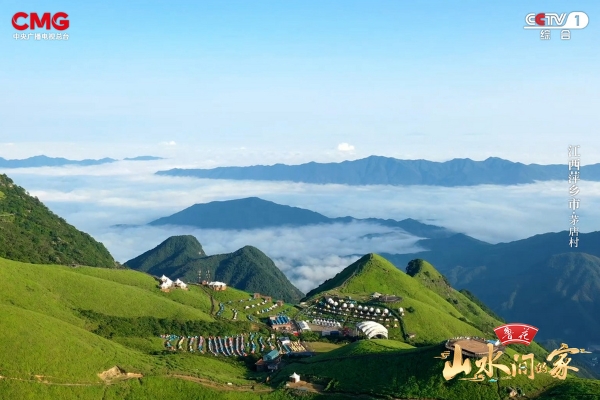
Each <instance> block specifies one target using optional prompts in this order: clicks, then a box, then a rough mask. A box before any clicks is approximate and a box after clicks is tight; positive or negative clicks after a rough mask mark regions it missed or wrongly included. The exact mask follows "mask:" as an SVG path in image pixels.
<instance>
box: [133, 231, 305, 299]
mask: <svg viewBox="0 0 600 400" xmlns="http://www.w3.org/2000/svg"><path fill="white" fill-rule="evenodd" d="M125 265H126V266H127V267H129V268H132V269H135V270H138V271H144V272H147V273H149V274H152V275H156V276H161V275H163V274H164V275H166V276H168V277H169V278H171V279H177V278H179V279H182V280H184V281H187V282H197V281H198V271H202V274H203V275H202V276H203V277H204V276H205V274H206V272H207V271H209V272H210V277H211V280H216V281H222V282H225V283H227V284H228V285H229V286H232V287H235V288H237V289H240V290H244V291H246V292H259V293H262V294H266V295H269V296H272V297H274V298H278V299H283V300H285V301H286V302H290V303H293V302H296V301H298V300H299V299H300V298H301V297H302V292H300V291H299V290H298V289H297V288H296V287H295V286H294V285H292V283H291V282H290V281H289V280H288V279H287V277H286V276H285V275H284V274H283V272H281V270H279V268H277V266H276V265H275V264H274V263H273V261H272V260H271V259H270V258H269V257H267V256H266V255H265V254H264V253H263V252H261V251H260V250H258V249H257V248H255V247H252V246H245V247H243V248H241V249H239V250H237V251H235V252H233V253H229V254H218V255H213V256H206V254H205V253H204V250H202V246H201V245H200V243H199V242H198V240H197V239H196V238H195V237H193V236H189V235H186V236H173V237H170V238H168V239H167V240H165V241H164V242H162V243H161V244H159V245H158V246H157V247H155V248H154V249H152V250H149V251H147V252H145V253H144V254H142V255H140V256H138V257H136V258H134V259H132V260H129V261H127V262H126V263H125Z"/></svg>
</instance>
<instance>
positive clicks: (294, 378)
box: [290, 372, 300, 383]
mask: <svg viewBox="0 0 600 400" xmlns="http://www.w3.org/2000/svg"><path fill="white" fill-rule="evenodd" d="M290 381H292V382H294V383H296V382H299V381H300V375H298V374H297V373H295V372H294V373H293V374H292V375H290Z"/></svg>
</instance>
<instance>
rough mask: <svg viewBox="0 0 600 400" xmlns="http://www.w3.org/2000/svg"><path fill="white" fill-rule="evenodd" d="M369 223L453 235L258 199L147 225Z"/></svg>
mask: <svg viewBox="0 0 600 400" xmlns="http://www.w3.org/2000/svg"><path fill="white" fill-rule="evenodd" d="M351 222H369V223H373V224H379V225H384V226H389V227H395V228H400V229H403V230H405V231H406V232H408V233H411V234H413V235H416V236H421V237H427V238H443V237H448V236H451V235H452V234H454V232H452V231H450V230H448V229H445V228H441V227H439V226H435V225H428V224H424V223H422V222H419V221H417V220H414V219H410V218H408V219H404V220H402V221H396V220H393V219H379V218H363V219H358V218H353V217H340V218H329V217H326V216H324V215H322V214H319V213H317V212H314V211H311V210H307V209H304V208H299V207H291V206H286V205H282V204H277V203H274V202H272V201H268V200H263V199H260V198H258V197H248V198H244V199H236V200H226V201H213V202H210V203H204V204H195V205H193V206H191V207H188V208H186V209H184V210H182V211H179V212H177V213H175V214H173V215H171V216H168V217H163V218H159V219H157V220H155V221H152V222H150V223H149V225H154V226H158V225H182V226H194V227H196V228H201V229H258V228H267V227H277V226H307V225H317V224H334V223H351Z"/></svg>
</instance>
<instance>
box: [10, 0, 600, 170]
mask: <svg viewBox="0 0 600 400" xmlns="http://www.w3.org/2000/svg"><path fill="white" fill-rule="evenodd" d="M169 3H172V2H156V1H155V2H139V1H127V2H118V1H103V2H92V1H86V2H75V1H71V2H69V1H54V2H52V3H51V4H52V5H51V6H50V5H49V4H50V3H49V2H31V1H18V2H17V1H4V2H2V4H1V5H0V15H1V16H2V18H1V19H0V20H1V21H5V22H4V23H2V24H0V50H1V52H2V57H0V87H1V88H2V90H0V157H5V158H12V157H24V156H30V155H34V154H40V153H42V152H43V153H45V154H49V155H55V156H68V157H70V158H83V157H102V156H112V157H124V156H133V155H139V154H140V153H151V154H157V155H163V156H165V155H166V156H171V157H179V156H181V157H184V156H188V157H194V156H195V155H196V154H201V152H202V151H206V149H208V148H210V149H220V151H223V152H228V151H229V150H231V149H236V151H237V153H236V154H238V155H239V157H236V158H235V160H234V161H237V162H238V163H240V164H244V163H251V162H253V161H254V160H255V159H256V160H263V161H267V162H279V161H282V159H287V158H285V157H284V155H286V154H287V155H288V156H289V155H290V154H293V155H295V157H296V159H298V160H309V159H317V160H326V159H332V160H337V159H340V158H358V157H363V156H367V155H370V154H380V155H390V156H396V157H400V158H427V159H433V160H445V159H450V158H454V157H469V158H473V159H484V158H486V157H488V156H500V157H504V158H508V159H511V160H516V161H523V162H540V163H549V162H566V146H567V145H568V144H580V145H581V146H582V156H583V157H585V158H582V163H591V162H600V138H599V137H600V135H597V131H598V126H599V125H600V113H598V103H599V100H600V94H599V93H600V73H599V72H598V71H599V69H598V65H599V61H600V60H599V54H600V52H599V50H600V48H599V46H600V40H598V39H599V33H600V31H599V30H598V27H597V24H596V20H597V18H598V17H599V16H600V12H599V11H600V6H599V5H598V3H596V2H592V1H588V2H564V1H562V2H553V1H543V2H542V1H531V2H527V4H526V5H525V4H523V2H517V1H512V2H509V1H506V2H496V4H491V2H485V3H486V4H481V3H484V2H475V1H472V2H465V1H461V2H458V1H457V2H446V1H436V2H431V1H430V2H419V4H414V3H413V2H404V1H227V2H222V1H210V2H208V1H205V2H178V4H169ZM17 11H25V12H31V11H35V12H39V13H42V12H45V11H52V12H56V11H64V12H67V13H68V14H69V20H70V23H71V27H70V28H69V29H68V31H67V32H68V33H69V35H70V39H69V40H68V41H61V42H58V41H57V42H43V41H41V42H35V41H33V40H30V41H20V40H14V39H13V38H12V35H13V34H14V33H15V32H16V31H15V30H14V29H13V27H12V25H11V24H10V22H9V21H10V20H11V18H12V15H13V14H14V13H15V12H17ZM570 11H584V12H586V13H587V14H588V16H589V18H590V24H589V26H588V27H587V28H586V29H584V30H581V31H573V33H572V40H570V41H561V40H560V39H559V38H558V36H557V32H556V31H555V32H554V35H555V36H554V37H553V38H552V39H551V40H550V41H548V42H546V41H541V40H540V39H539V34H538V33H537V32H536V31H527V30H524V29H523V25H524V22H525V15H526V14H527V13H530V12H559V13H560V12H570ZM341 143H348V144H349V145H348V146H341V147H339V145H340V144H341ZM338 147H339V149H341V150H339V151H338V150H336V149H337V148H338ZM239 149H244V151H242V152H240V151H239ZM246 150H248V153H247V154H252V155H253V156H252V157H253V158H251V157H250V156H249V155H246V156H244V154H245V153H244V152H245V151H246ZM261 152H262V153H261ZM263 153H264V154H267V153H268V154H269V156H268V157H267V156H264V155H263V156H261V155H260V154H263ZM244 157H246V158H244ZM286 157H287V156H286ZM288 158H289V157H288Z"/></svg>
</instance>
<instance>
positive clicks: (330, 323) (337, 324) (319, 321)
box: [312, 318, 342, 328]
mask: <svg viewBox="0 0 600 400" xmlns="http://www.w3.org/2000/svg"><path fill="white" fill-rule="evenodd" d="M312 323H313V324H314V325H321V326H332V327H338V328H341V327H342V324H341V323H340V322H338V321H335V320H333V319H321V318H315V319H313V320H312Z"/></svg>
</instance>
